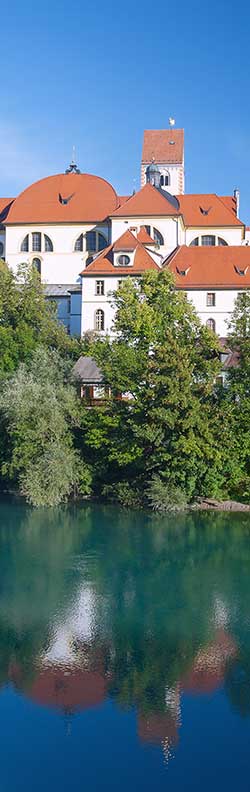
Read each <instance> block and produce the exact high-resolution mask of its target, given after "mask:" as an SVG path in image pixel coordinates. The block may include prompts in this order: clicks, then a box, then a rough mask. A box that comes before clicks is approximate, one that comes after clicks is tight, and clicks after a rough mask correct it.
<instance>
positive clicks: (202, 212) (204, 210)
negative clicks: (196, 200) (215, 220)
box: [200, 206, 211, 215]
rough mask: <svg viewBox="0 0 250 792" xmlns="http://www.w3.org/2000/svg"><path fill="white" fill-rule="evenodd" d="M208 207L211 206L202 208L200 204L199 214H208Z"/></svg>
mask: <svg viewBox="0 0 250 792" xmlns="http://www.w3.org/2000/svg"><path fill="white" fill-rule="evenodd" d="M210 209H211V206H209V208H208V209H203V207H202V206H200V212H201V214H203V215H208V213H209V212H210Z"/></svg>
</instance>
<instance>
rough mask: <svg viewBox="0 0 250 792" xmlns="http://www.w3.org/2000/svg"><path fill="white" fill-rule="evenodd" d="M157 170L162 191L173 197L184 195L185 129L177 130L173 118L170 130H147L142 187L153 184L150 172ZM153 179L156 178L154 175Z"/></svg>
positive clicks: (143, 154) (144, 143)
mask: <svg viewBox="0 0 250 792" xmlns="http://www.w3.org/2000/svg"><path fill="white" fill-rule="evenodd" d="M156 169H157V171H158V173H159V182H160V183H159V187H160V188H161V189H162V190H166V192H168V193H171V194H172V195H182V194H183V193H184V129H175V121H174V119H173V118H170V119H169V129H145V132H144V140H143V149H142V161H141V187H143V186H144V184H146V183H147V182H148V181H150V182H151V184H152V178H151V177H150V172H151V170H152V171H153V170H155V171H156ZM155 176H156V173H155ZM152 177H153V178H154V176H153V174H152ZM156 181H158V176H156ZM155 186H157V184H155Z"/></svg>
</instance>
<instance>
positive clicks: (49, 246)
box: [44, 234, 53, 253]
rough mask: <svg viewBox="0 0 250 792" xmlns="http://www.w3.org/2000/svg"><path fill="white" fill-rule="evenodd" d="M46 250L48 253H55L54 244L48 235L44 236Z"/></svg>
mask: <svg viewBox="0 0 250 792" xmlns="http://www.w3.org/2000/svg"><path fill="white" fill-rule="evenodd" d="M44 250H46V253H53V243H52V241H51V239H50V237H49V236H47V234H44Z"/></svg>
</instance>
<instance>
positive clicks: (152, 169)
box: [147, 162, 160, 173]
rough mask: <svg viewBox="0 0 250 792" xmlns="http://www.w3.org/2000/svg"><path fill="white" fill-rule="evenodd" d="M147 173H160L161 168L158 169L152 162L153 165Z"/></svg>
mask: <svg viewBox="0 0 250 792" xmlns="http://www.w3.org/2000/svg"><path fill="white" fill-rule="evenodd" d="M147 173H160V168H158V165H156V163H155V162H151V165H148V167H147Z"/></svg>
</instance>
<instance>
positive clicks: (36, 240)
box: [32, 231, 42, 253]
mask: <svg viewBox="0 0 250 792" xmlns="http://www.w3.org/2000/svg"><path fill="white" fill-rule="evenodd" d="M41 245H42V234H41V232H40V231H34V232H33V234H32V250H33V251H34V253H36V252H39V253H40V251H41V249H42V247H41Z"/></svg>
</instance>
